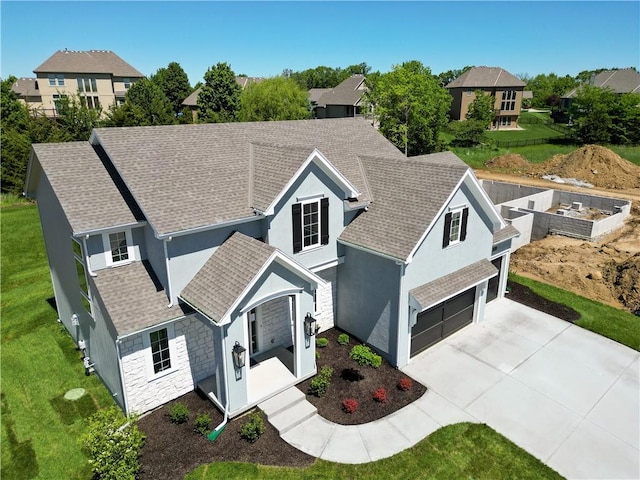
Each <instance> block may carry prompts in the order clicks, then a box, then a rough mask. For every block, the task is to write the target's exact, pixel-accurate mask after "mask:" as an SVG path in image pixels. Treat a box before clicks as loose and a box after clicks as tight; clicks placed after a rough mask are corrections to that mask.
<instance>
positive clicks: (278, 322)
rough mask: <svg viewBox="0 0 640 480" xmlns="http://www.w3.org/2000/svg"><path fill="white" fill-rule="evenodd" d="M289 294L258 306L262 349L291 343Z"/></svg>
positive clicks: (286, 345) (285, 345) (287, 345)
mask: <svg viewBox="0 0 640 480" xmlns="http://www.w3.org/2000/svg"><path fill="white" fill-rule="evenodd" d="M289 302H290V300H289V296H285V297H280V298H276V299H274V300H271V301H269V302H267V303H263V304H262V305H261V306H260V309H261V314H262V319H261V322H262V345H263V350H265V351H266V350H269V349H271V348H274V347H279V346H283V347H285V348H286V347H289V346H291V345H293V331H292V327H293V325H292V321H291V314H290V308H289Z"/></svg>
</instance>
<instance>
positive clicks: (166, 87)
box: [151, 62, 193, 115]
mask: <svg viewBox="0 0 640 480" xmlns="http://www.w3.org/2000/svg"><path fill="white" fill-rule="evenodd" d="M151 81H152V82H154V83H155V84H156V85H158V86H159V87H160V89H161V90H162V93H164V94H165V96H166V97H167V99H169V102H170V103H171V108H172V109H173V113H174V114H176V115H177V114H178V113H179V112H181V111H182V102H183V101H184V99H185V98H187V97H188V96H189V94H190V93H191V92H192V91H193V90H192V89H191V85H190V84H189V77H188V76H187V74H186V72H185V71H184V70H183V69H182V67H181V66H180V64H179V63H177V62H171V63H169V65H167V67H166V68H160V69H159V70H158V71H157V72H156V73H155V75H153V76H152V77H151Z"/></svg>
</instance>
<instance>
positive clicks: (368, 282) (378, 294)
mask: <svg viewBox="0 0 640 480" xmlns="http://www.w3.org/2000/svg"><path fill="white" fill-rule="evenodd" d="M344 251H345V255H344V257H345V259H344V263H343V264H342V265H339V266H338V281H339V283H340V290H339V291H338V312H339V315H338V317H337V318H336V325H337V326H338V327H339V328H341V329H343V330H346V331H347V332H349V333H350V334H352V335H354V336H356V337H357V338H358V339H360V340H361V341H363V342H366V343H368V344H370V345H372V346H373V347H375V349H376V350H378V351H379V352H380V353H381V354H383V355H384V357H385V358H386V359H387V360H389V361H390V362H392V363H393V361H394V360H395V355H396V346H395V343H396V342H395V339H396V335H397V319H398V306H399V303H398V301H399V298H400V272H401V266H400V265H397V264H396V262H394V261H393V260H389V259H386V258H383V257H380V256H378V255H374V254H372V253H368V252H365V251H362V250H358V249H355V248H353V247H349V246H345V247H344Z"/></svg>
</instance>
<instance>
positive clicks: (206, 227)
mask: <svg viewBox="0 0 640 480" xmlns="http://www.w3.org/2000/svg"><path fill="white" fill-rule="evenodd" d="M262 218H265V216H264V215H263V214H261V213H258V212H257V211H256V213H255V214H254V215H253V216H251V217H243V218H236V219H234V220H227V221H226V222H220V223H216V224H213V225H204V226H200V227H194V228H188V229H186V230H178V231H176V232H169V233H162V234H160V235H156V238H157V239H158V240H165V239H168V238H171V237H181V236H183V235H191V234H192V233H200V232H206V231H208V230H214V229H216V228H223V227H228V226H230V225H239V224H241V223H248V222H252V221H254V220H258V219H262Z"/></svg>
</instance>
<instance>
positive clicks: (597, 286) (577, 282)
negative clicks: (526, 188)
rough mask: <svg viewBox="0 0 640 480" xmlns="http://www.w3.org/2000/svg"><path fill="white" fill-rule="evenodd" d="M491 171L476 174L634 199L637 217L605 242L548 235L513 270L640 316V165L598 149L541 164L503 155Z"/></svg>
mask: <svg viewBox="0 0 640 480" xmlns="http://www.w3.org/2000/svg"><path fill="white" fill-rule="evenodd" d="M485 167H486V168H487V169H486V170H477V171H476V174H477V176H478V177H479V178H482V179H487V180H496V181H503V182H511V183H519V184H523V185H532V186H539V187H545V188H554V189H564V190H571V191H577V192H581V193H587V194H593V195H605V196H612V197H617V198H623V199H628V200H631V201H632V208H631V216H630V217H629V218H628V219H627V220H626V221H625V223H624V225H623V226H622V227H621V228H619V229H617V230H616V231H614V232H612V233H610V234H609V235H607V236H605V237H604V238H602V239H600V240H599V241H596V242H586V241H584V240H577V239H573V238H567V237H562V236H559V235H553V236H547V237H546V238H544V239H542V240H538V241H534V242H531V243H530V244H528V245H525V246H523V247H521V248H519V249H518V250H517V251H516V252H514V253H513V254H512V256H511V264H510V269H511V270H512V271H513V272H515V273H517V274H519V275H522V276H525V277H529V278H533V279H534V280H539V281H542V282H545V283H550V284H552V285H555V286H558V287H560V288H564V289H566V290H570V291H572V292H574V293H577V294H579V295H582V296H585V297H587V298H591V299H593V300H596V301H599V302H602V303H606V304H608V305H612V306H614V307H617V308H620V309H624V310H628V311H631V312H636V313H639V312H640V167H638V166H636V165H634V164H633V163H631V162H629V161H628V160H625V159H623V158H621V157H620V156H619V155H617V154H616V153H615V152H612V151H611V150H609V149H607V148H605V147H600V146H597V145H586V146H584V147H582V148H579V149H577V150H575V151H574V152H572V153H570V154H568V155H555V156H553V157H552V158H550V159H549V160H547V161H546V162H543V163H542V164H538V165H534V164H530V163H529V162H528V161H527V160H526V159H525V158H523V157H522V156H520V155H514V154H509V155H503V156H501V157H496V158H494V159H492V160H491V161H489V162H487V163H486V164H485ZM546 174H553V175H558V176H560V177H563V178H576V179H578V180H583V181H586V182H589V183H591V184H593V185H594V188H584V187H576V186H572V185H568V184H558V183H555V182H551V181H548V180H543V179H542V178H541V177H542V175H546Z"/></svg>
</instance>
